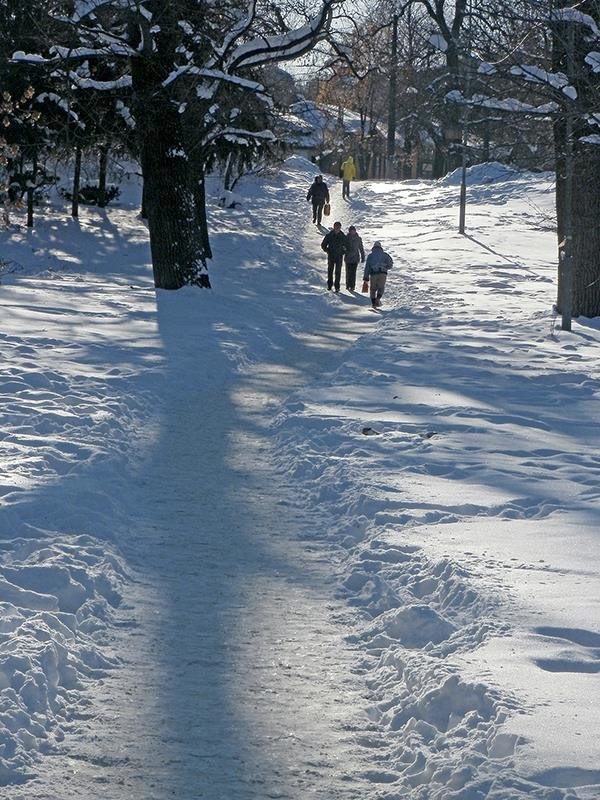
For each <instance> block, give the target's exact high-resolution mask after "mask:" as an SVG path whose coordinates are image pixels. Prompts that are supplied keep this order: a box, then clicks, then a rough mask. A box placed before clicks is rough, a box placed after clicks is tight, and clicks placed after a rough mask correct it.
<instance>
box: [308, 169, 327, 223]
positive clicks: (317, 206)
mask: <svg viewBox="0 0 600 800" xmlns="http://www.w3.org/2000/svg"><path fill="white" fill-rule="evenodd" d="M306 200H307V201H308V200H312V210H313V222H316V223H317V225H320V224H321V220H322V218H323V208H324V206H325V203H329V189H328V188H327V184H326V183H325V181H324V180H323V176H322V175H317V177H316V178H315V179H314V181H313V182H312V183H311V185H310V189H309V190H308V194H307V195H306Z"/></svg>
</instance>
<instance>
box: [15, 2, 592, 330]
mask: <svg viewBox="0 0 600 800" xmlns="http://www.w3.org/2000/svg"><path fill="white" fill-rule="evenodd" d="M307 1H310V0H307ZM287 2H289V3H290V5H289V7H288V6H287V5H286V1H285V0H284V2H283V3H277V4H273V3H271V2H268V1H267V0H262V2H261V1H260V0H45V1H44V0H29V2H28V3H27V5H26V8H24V7H23V3H22V2H21V0H0V79H1V81H2V88H3V90H4V93H3V95H2V105H1V107H0V114H2V119H3V135H2V137H1V138H0V169H2V168H3V167H2V162H4V165H5V166H4V169H6V168H7V166H8V167H10V166H11V165H12V167H13V173H14V172H15V170H14V165H15V163H16V162H17V161H18V163H19V171H18V172H19V176H20V177H19V181H18V183H19V185H20V187H21V189H25V190H26V191H27V194H28V198H29V199H30V200H31V198H32V195H33V192H34V191H35V187H36V185H37V184H38V183H39V182H41V181H43V180H44V175H43V170H42V169H41V167H40V164H41V163H42V162H41V160H40V158H39V155H40V153H42V152H43V151H44V150H45V149H48V148H54V149H56V148H59V147H63V148H67V149H70V150H71V151H72V152H73V153H74V154H75V163H76V165H77V164H78V163H79V160H78V159H79V158H80V154H81V152H82V150H84V149H85V148H86V147H89V146H90V145H91V144H93V145H94V146H95V147H96V148H97V149H98V151H99V158H100V167H101V169H100V174H101V180H100V187H99V193H100V200H102V192H103V191H104V190H105V179H104V180H103V177H102V176H103V174H105V167H106V162H107V154H108V152H109V150H110V149H111V148H113V147H115V146H117V145H118V146H119V147H124V148H126V149H127V150H128V151H129V152H131V153H133V154H134V155H135V156H136V158H137V159H138V160H139V163H140V164H141V169H142V174H143V178H144V198H143V200H144V202H143V205H144V211H145V214H146V215H147V218H148V225H149V231H150V242H151V248H152V259H153V267H154V276H155V283H156V285H157V286H159V287H164V288H178V287H180V286H183V285H186V284H196V285H199V286H208V285H209V279H208V271H207V265H206V264H207V259H208V258H210V256H211V251H210V240H209V231H208V224H207V218H206V203H205V195H204V177H205V175H206V174H207V171H208V170H210V169H212V168H213V167H214V165H215V164H216V163H217V162H220V163H222V164H223V165H226V166H227V167H228V169H227V172H228V173H229V172H230V170H231V168H232V165H234V164H236V165H239V164H240V163H243V162H244V160H246V161H251V160H253V159H254V158H255V157H256V156H257V154H260V153H262V152H265V151H267V150H268V149H269V148H270V147H272V146H273V138H274V137H273V134H272V133H271V127H272V118H273V101H272V97H271V95H270V92H269V91H268V89H267V88H266V87H267V85H268V83H269V80H268V78H269V72H270V73H271V75H272V74H273V66H272V65H273V64H274V63H276V62H279V61H285V60H291V59H293V58H297V57H299V56H302V55H303V54H305V53H307V52H308V51H310V50H311V49H313V48H315V47H317V46H318V47H319V49H320V50H321V51H322V52H324V55H323V58H324V59H325V61H324V62H323V59H322V60H321V80H319V82H318V84H317V87H316V91H317V96H318V99H322V100H324V101H327V102H334V103H336V104H338V105H340V106H342V107H346V108H351V109H352V110H354V111H356V112H358V113H359V114H360V117H361V120H362V121H363V135H364V137H368V136H369V135H370V133H371V131H372V130H373V127H374V126H375V125H376V124H378V123H382V122H383V123H384V124H386V125H387V129H388V137H387V146H388V155H389V156H390V158H393V157H394V155H395V153H396V150H397V148H398V146H400V147H403V148H404V149H405V151H407V152H411V151H412V150H414V149H415V148H418V145H419V143H421V142H423V141H427V142H429V143H430V144H431V146H432V147H433V149H434V152H435V157H434V174H435V175H440V174H443V172H444V171H446V170H447V169H450V168H452V167H454V166H457V165H458V163H459V162H460V161H461V160H462V161H463V163H464V154H465V148H467V147H468V148H469V151H470V152H471V153H475V157H476V158H477V159H478V160H485V159H487V158H488V157H489V156H490V154H493V153H494V152H498V148H499V147H502V146H514V145H515V144H516V145H518V144H519V143H525V144H526V145H527V148H526V149H527V151H528V152H529V153H530V155H531V161H530V164H529V166H532V167H536V166H537V167H540V168H544V167H547V165H548V160H547V152H548V148H549V146H552V147H553V151H554V156H555V166H556V175H557V211H558V234H559V245H560V264H561V270H560V276H559V277H560V280H559V306H561V307H564V306H565V303H570V302H571V301H570V298H571V296H572V298H573V300H572V302H573V312H574V313H575V314H585V315H588V316H595V315H597V314H600V255H599V252H600V250H599V248H598V247H597V242H596V237H597V235H598V234H597V233H596V230H597V225H596V220H597V219H598V213H599V212H600V208H599V205H600V190H599V181H598V178H600V150H599V149H598V144H599V143H600V130H598V126H599V125H600V109H598V108H597V107H596V98H597V97H598V82H599V80H600V78H599V77H598V76H599V75H600V32H599V29H598V24H599V23H600V0H581V2H577V3H576V4H574V5H573V4H571V3H568V2H566V0H511V1H510V2H509V0H360V1H359V0H355V1H354V2H353V3H352V5H348V7H347V8H346V9H345V13H344V5H343V0H313V2H314V5H313V6H312V8H306V9H301V8H300V7H299V5H298V3H297V2H294V3H292V2H291V0H287ZM361 2H362V4H361ZM287 91H288V93H289V92H291V88H290V87H289V86H288V87H287ZM397 133H400V134H401V140H400V141H399V139H398V137H397ZM77 181H78V169H76V170H75V183H74V189H73V197H74V198H75V199H74V203H76V198H77V195H78V191H77ZM74 213H76V208H74ZM571 276H572V277H571ZM571 284H572V287H573V292H571Z"/></svg>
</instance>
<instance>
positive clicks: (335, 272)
mask: <svg viewBox="0 0 600 800" xmlns="http://www.w3.org/2000/svg"><path fill="white" fill-rule="evenodd" d="M340 173H341V176H342V197H343V198H344V199H346V198H348V197H349V196H350V181H351V180H354V178H355V177H356V168H355V166H354V162H353V159H352V156H348V158H347V159H346V161H344V163H343V164H342V166H341V170H340ZM306 200H307V201H309V202H312V211H313V222H314V223H315V224H316V225H318V226H320V225H321V221H322V219H323V214H324V213H325V216H327V215H328V214H329V203H330V196H329V188H328V187H327V184H326V183H325V181H324V180H323V176H322V175H317V176H316V177H315V179H314V181H313V182H312V184H311V185H310V188H309V190H308V192H307V194H306ZM321 248H322V249H323V250H324V251H325V252H326V253H327V290H328V291H331V289H333V290H334V291H335V292H339V291H340V284H341V280H342V264H344V265H345V267H346V289H348V291H350V292H353V291H354V290H355V287H356V271H357V269H358V265H359V263H364V265H365V267H364V271H363V285H362V291H363V292H364V293H365V294H366V293H367V292H369V295H370V298H371V305H372V306H373V308H379V306H380V305H381V298H382V297H383V292H384V290H385V282H386V279H387V273H388V270H389V269H390V268H391V267H392V265H393V261H392V257H391V256H390V255H389V253H386V252H385V250H384V249H383V247H382V246H381V242H374V244H373V249H372V250H371V252H370V253H369V255H368V256H367V257H366V258H365V249H364V246H363V242H362V239H361V237H360V236H359V235H358V231H357V230H356V226H354V225H350V227H349V228H348V233H344V232H343V231H342V223H341V222H334V223H333V228H332V229H331V230H330V231H329V232H328V233H327V234H326V235H325V237H324V239H323V241H322V242H321Z"/></svg>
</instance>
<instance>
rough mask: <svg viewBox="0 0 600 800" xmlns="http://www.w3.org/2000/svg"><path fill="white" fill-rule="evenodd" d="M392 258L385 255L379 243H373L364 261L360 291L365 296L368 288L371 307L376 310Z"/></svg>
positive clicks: (387, 254)
mask: <svg viewBox="0 0 600 800" xmlns="http://www.w3.org/2000/svg"><path fill="white" fill-rule="evenodd" d="M393 263H394V262H393V261H392V257H391V256H390V255H389V253H386V252H385V250H384V249H383V247H382V246H381V242H374V243H373V249H372V250H371V252H370V253H369V255H368V256H367V260H366V261H365V271H364V274H363V287H362V290H363V292H364V293H365V294H366V293H367V292H368V291H369V288H370V295H371V305H372V306H373V308H378V307H379V306H380V305H381V298H382V297H383V292H384V290H385V282H386V279H387V273H388V270H389V269H391V267H392V266H393Z"/></svg>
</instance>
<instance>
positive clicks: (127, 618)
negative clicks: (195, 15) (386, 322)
mask: <svg viewBox="0 0 600 800" xmlns="http://www.w3.org/2000/svg"><path fill="white" fill-rule="evenodd" d="M263 202H264V205H265V208H264V209H261V212H262V216H263V218H264V217H265V216H267V215H268V214H269V213H271V214H272V216H273V220H274V224H275V220H276V219H277V217H278V216H279V214H280V209H278V207H277V204H276V203H273V202H272V200H271V199H270V198H266V199H263ZM296 205H297V204H296ZM238 220H239V216H238V217H237V218H236V219H235V220H234V221H233V223H232V224H238ZM297 222H298V224H299V229H300V230H306V236H307V247H308V251H309V254H308V255H307V256H305V258H306V259H307V260H309V259H312V258H317V259H318V262H317V263H319V262H321V264H322V259H323V256H322V255H321V254H320V253H319V251H318V245H319V243H320V240H321V234H320V233H319V232H318V231H317V230H316V229H315V228H314V227H312V226H310V225H305V223H304V218H303V215H302V214H300V215H298V219H297ZM120 223H121V224H122V225H130V226H132V227H135V224H137V225H138V226H139V223H135V224H134V223H132V222H131V220H130V219H128V218H127V217H126V216H125V215H122V214H121V219H120ZM280 224H281V223H280ZM138 235H141V234H138ZM302 235H303V236H304V235H305V234H302ZM231 236H234V234H233V233H232V234H231ZM250 236H252V234H250ZM227 243H228V244H229V246H231V242H230V239H228V240H227ZM259 245H260V250H261V252H263V255H264V254H265V253H264V248H265V240H264V239H261V240H260V241H259ZM282 247H284V248H288V244H287V241H286V239H285V238H284V237H282ZM242 248H244V250H245V257H246V261H247V263H248V269H249V270H251V271H252V272H254V271H256V272H258V270H256V266H255V264H256V262H255V260H254V258H253V254H252V248H251V246H250V248H248V245H247V243H246V242H245V241H244V240H241V241H240V243H239V247H238V249H237V250H235V251H234V252H235V253H236V254H238V255H239V256H240V257H241V255H242ZM248 249H249V250H250V253H248ZM266 255H268V256H269V257H270V258H271V259H272V261H273V264H272V265H271V267H272V268H275V267H277V268H278V269H279V270H280V271H283V270H286V272H283V274H282V277H281V279H280V281H279V283H277V284H275V285H272V286H269V284H268V283H267V284H266V285H264V284H263V283H262V281H264V280H265V273H264V270H263V271H261V273H259V274H256V275H255V274H253V275H252V283H251V284H249V285H248V286H247V287H246V286H244V285H243V284H242V287H241V290H240V291H239V292H238V296H236V297H227V296H224V295H219V294H218V292H216V293H215V294H212V293H201V292H198V291H197V290H187V291H181V292H178V293H172V294H170V293H162V292H159V293H158V295H155V293H154V292H153V291H152V290H151V289H150V288H149V287H147V284H146V283H145V282H144V280H143V279H142V278H141V275H140V274H137V276H136V277H134V278H129V280H133V281H134V282H135V283H137V284H138V287H139V284H141V287H139V288H136V289H135V290H134V291H133V294H132V296H131V301H130V308H129V312H128V314H127V317H126V319H127V320H129V319H130V318H131V317H133V318H137V319H139V320H140V321H141V322H143V324H144V325H145V326H146V328H145V330H146V333H145V335H144V339H143V346H140V347H139V349H138V351H137V352H132V353H130V354H129V358H130V359H131V360H130V364H129V367H130V368H131V369H132V371H134V372H137V370H138V369H139V370H140V375H139V378H138V384H137V391H138V392H139V393H140V395H141V396H142V397H143V399H144V405H143V411H144V413H145V414H147V417H146V419H144V418H143V417H139V416H138V418H137V426H138V430H137V437H138V443H137V444H136V446H135V449H134V451H133V452H131V453H130V454H129V456H128V465H129V466H128V467H127V471H126V472H125V474H124V475H119V474H116V475H114V476H112V477H111V476H110V475H106V474H104V475H103V479H105V480H106V484H105V485H104V487H103V488H104V490H105V491H107V492H109V493H112V491H111V490H114V493H115V495H116V498H117V500H119V501H120V502H122V503H126V520H125V521H124V522H123V523H122V524H119V523H118V521H117V520H116V519H115V531H114V532H113V534H114V537H115V538H116V539H117V542H118V544H119V547H120V549H121V552H122V553H123V554H124V555H125V557H126V562H127V564H128V565H129V568H130V569H133V574H134V576H135V581H134V583H133V585H132V586H130V587H129V589H128V590H127V591H126V600H127V604H124V605H123V606H122V607H121V608H120V609H118V610H117V611H116V612H115V615H116V616H115V624H116V629H117V633H116V635H115V638H114V640H111V641H110V649H111V652H112V653H113V655H114V656H115V657H116V658H118V659H119V660H120V661H121V663H120V665H119V666H118V668H117V669H115V670H113V671H111V673H110V674H109V675H108V676H107V677H105V678H104V679H103V680H101V681H100V682H98V683H95V684H91V685H90V687H89V689H90V694H91V697H90V699H91V705H90V708H89V712H88V713H78V715H77V718H76V722H75V723H74V724H73V725H72V726H71V729H70V731H69V735H68V737H67V741H66V743H65V746H64V748H61V749H62V753H61V754H57V755H54V756H53V757H52V758H50V759H45V760H44V761H43V763H42V764H41V765H40V767H39V773H38V775H37V777H36V778H35V779H33V780H31V781H30V782H29V783H27V784H26V785H25V786H23V787H17V786H15V787H11V792H12V794H11V797H14V798H15V800H17V798H27V799H28V800H67V799H68V798H75V797H80V796H82V795H83V796H85V797H86V798H87V800H95V798H101V797H102V798H105V797H106V794H107V791H108V793H109V795H110V797H111V800H121V798H135V799H136V800H164V798H171V797H177V798H178V800H192V799H193V798H194V799H195V798H200V797H206V798H209V799H210V800H220V799H221V798H223V800H229V798H239V799H240V800H259V798H260V800H262V798H267V797H274V798H275V797H277V798H294V799H295V798H323V799H324V798H359V797H364V796H365V791H366V789H367V788H368V786H370V785H371V784H370V782H369V764H368V762H367V760H366V758H365V752H364V751H363V749H362V748H361V747H360V744H359V739H360V734H361V732H362V731H363V730H364V729H365V728H369V727H370V724H369V723H368V720H367V718H366V716H365V715H364V711H363V708H364V702H363V699H362V696H361V693H364V685H363V682H362V680H361V679H360V677H359V676H356V675H355V674H354V673H353V666H354V665H355V661H356V652H355V650H354V649H353V648H352V646H350V645H348V644H346V643H345V642H344V634H345V633H347V632H348V630H349V628H348V625H347V622H348V619H349V617H350V616H351V615H350V614H349V613H348V611H347V609H346V607H345V605H344V604H343V602H342V601H336V600H335V599H334V592H335V585H334V584H335V564H333V563H332V555H331V553H330V552H328V551H327V552H325V551H323V550H322V549H321V548H319V547H316V546H315V545H314V544H310V543H308V544H307V541H306V540H310V539H311V538H313V536H314V532H315V529H318V528H319V527H324V525H325V521H324V520H323V519H322V518H321V517H320V515H319V511H318V508H314V509H305V508H302V507H301V502H300V500H299V493H298V491H297V487H295V486H294V485H293V483H292V482H290V481H289V480H288V479H287V478H285V477H282V475H281V473H280V472H278V471H277V469H276V467H275V463H276V452H275V450H274V446H275V438H274V436H273V434H272V427H271V426H272V422H273V418H274V415H275V414H276V413H277V412H278V410H279V408H280V406H281V403H282V401H283V400H284V399H285V397H286V396H288V395H289V394H290V392H292V391H293V390H297V389H299V388H300V387H302V386H303V385H305V384H306V383H307V382H311V381H312V380H314V378H315V377H316V376H317V375H318V374H320V373H321V372H322V371H332V370H334V369H335V368H336V367H337V366H338V365H339V363H340V361H341V360H342V359H343V352H344V350H345V349H346V348H347V347H348V346H349V345H350V344H351V342H352V341H353V340H354V339H356V337H357V336H359V335H361V334H362V333H364V332H365V331H367V330H370V329H371V327H372V319H371V317H370V315H368V314H367V313H366V311H365V307H364V306H365V303H364V302H362V301H361V302H359V303H356V302H354V301H350V298H346V301H344V300H343V299H342V298H333V297H328V296H327V297H326V296H325V295H324V293H323V296H322V297H321V298H319V299H318V300H316V299H315V297H314V289H313V288H311V286H310V281H311V280H312V279H313V278H314V273H311V267H310V265H309V264H306V263H302V261H299V260H298V251H297V249H296V252H295V255H294V260H292V261H289V259H288V257H287V256H284V258H283V259H282V255H281V253H280V252H279V251H278V250H277V249H276V248H275V249H274V252H272V253H270V252H267V253H266ZM321 264H320V265H321ZM288 272H289V273H291V279H290V274H288ZM311 275H313V278H311ZM295 276H296V277H295ZM323 278H324V276H323ZM224 280H225V279H224ZM217 283H218V278H217ZM232 286H233V284H232V283H230V285H229V288H230V289H231V288H232ZM60 290H61V292H62V295H63V297H65V298H66V299H64V300H62V299H59V297H58V296H57V297H56V298H55V309H54V313H56V314H57V315H59V317H60V319H61V323H62V324H64V327H65V328H67V329H69V328H70V327H71V326H72V327H73V328H75V326H76V319H77V314H76V312H74V311H73V310H71V303H70V298H69V292H70V291H71V290H73V291H76V290H77V284H75V285H73V286H71V285H70V284H69V283H68V281H63V282H62V283H61V286H60ZM244 294H246V295H251V297H245V296H244ZM115 295H118V296H119V297H120V298H121V302H122V298H123V284H122V283H121V284H120V285H118V286H116V287H111V284H110V283H104V284H102V285H101V286H100V285H98V289H97V292H96V296H95V303H96V309H95V314H92V312H90V313H91V314H92V316H93V322H91V323H90V330H89V331H87V330H86V332H85V333H81V332H80V334H79V335H80V336H81V337H82V339H83V340H84V342H85V340H86V338H87V337H89V339H90V344H91V341H95V342H98V339H100V341H101V342H103V343H104V344H100V345H99V347H100V348H102V347H103V346H104V347H105V348H106V353H103V352H102V350H100V352H99V353H98V354H97V358H98V359H100V360H101V359H102V358H105V360H106V362H110V360H111V359H110V357H109V356H110V353H111V348H113V347H115V345H114V344H113V342H112V341H111V338H112V337H114V339H115V340H116V341H119V340H121V339H126V338H127V335H128V334H127V328H126V327H125V328H123V333H120V332H119V320H118V319H116V318H114V317H111V318H110V319H108V324H109V325H110V329H108V328H104V327H103V326H104V319H105V317H108V316H109V315H107V313H106V309H107V308H108V307H110V305H111V304H112V303H114V302H115ZM155 296H156V297H157V300H158V305H157V307H156V310H155V311H154V312H153V309H152V306H153V303H154V301H155ZM217 298H218V299H217ZM311 302H312V303H313V305H312V307H311V306H309V305H308V304H309V303H311ZM349 302H352V303H353V304H354V310H352V308H351V306H350V305H349ZM63 303H64V305H63ZM72 307H73V309H76V307H77V302H76V296H75V301H74V302H73V303H72ZM71 315H72V318H71ZM63 321H64V322H63ZM144 363H146V364H147V365H148V369H147V370H146V371H144V369H143V365H144ZM127 390H128V391H134V392H135V391H136V388H135V385H130V386H128V387H127ZM120 480H121V481H124V485H120V486H117V484H118V483H119V481H120ZM76 496H77V494H75V497H76ZM119 630H120V633H119Z"/></svg>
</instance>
